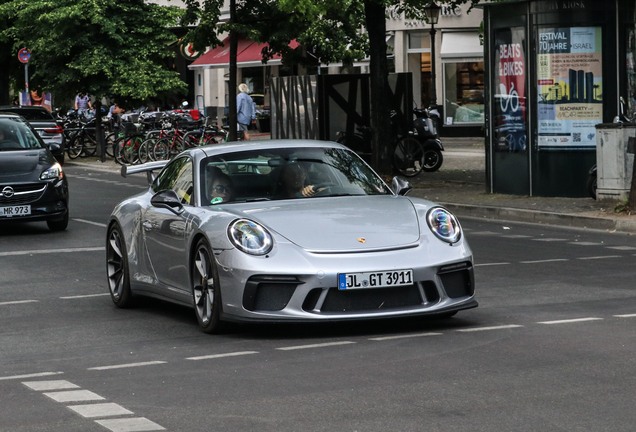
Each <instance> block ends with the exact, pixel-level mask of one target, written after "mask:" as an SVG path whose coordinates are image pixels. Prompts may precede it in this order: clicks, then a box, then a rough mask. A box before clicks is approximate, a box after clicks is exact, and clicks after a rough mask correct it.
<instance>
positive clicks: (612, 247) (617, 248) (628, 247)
mask: <svg viewBox="0 0 636 432" xmlns="http://www.w3.org/2000/svg"><path fill="white" fill-rule="evenodd" d="M607 249H616V250H624V251H628V250H636V247H633V246H607Z"/></svg>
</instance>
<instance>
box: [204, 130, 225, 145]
mask: <svg viewBox="0 0 636 432" xmlns="http://www.w3.org/2000/svg"><path fill="white" fill-rule="evenodd" d="M203 140H204V141H203V145H210V144H221V143H222V142H225V134H224V133H220V132H214V133H209V134H206V136H205V137H204V138H203Z"/></svg>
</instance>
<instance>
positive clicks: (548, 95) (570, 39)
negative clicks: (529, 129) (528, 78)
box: [537, 27, 603, 149]
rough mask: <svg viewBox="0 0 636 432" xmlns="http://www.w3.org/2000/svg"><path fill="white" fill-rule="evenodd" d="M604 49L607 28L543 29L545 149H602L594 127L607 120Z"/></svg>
mask: <svg viewBox="0 0 636 432" xmlns="http://www.w3.org/2000/svg"><path fill="white" fill-rule="evenodd" d="M601 48H602V46H601V27H561V28H541V29H539V35H538V46H537V80H538V82H537V89H538V95H537V96H538V98H537V101H538V123H539V125H538V134H539V147H543V148H545V149H548V148H559V149H564V148H566V149H567V148H578V147H591V146H596V128H595V127H594V126H595V125H596V124H598V123H602V121H603V73H602V72H603V68H602V55H601Z"/></svg>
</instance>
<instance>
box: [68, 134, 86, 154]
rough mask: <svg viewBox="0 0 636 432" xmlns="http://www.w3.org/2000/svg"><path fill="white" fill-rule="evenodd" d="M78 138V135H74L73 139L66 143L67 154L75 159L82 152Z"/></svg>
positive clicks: (81, 145)
mask: <svg viewBox="0 0 636 432" xmlns="http://www.w3.org/2000/svg"><path fill="white" fill-rule="evenodd" d="M80 138H81V137H80V135H75V136H74V137H73V139H72V140H71V141H70V142H69V143H68V147H67V149H66V153H67V154H68V157H69V159H77V158H78V157H80V155H81V154H82V151H83V150H84V146H83V144H82V140H81V139H80Z"/></svg>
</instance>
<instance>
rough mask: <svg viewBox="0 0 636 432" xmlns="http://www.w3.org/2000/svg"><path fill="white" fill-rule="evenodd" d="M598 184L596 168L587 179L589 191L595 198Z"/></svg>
mask: <svg viewBox="0 0 636 432" xmlns="http://www.w3.org/2000/svg"><path fill="white" fill-rule="evenodd" d="M597 185H598V179H597V175H596V170H594V172H593V173H591V174H590V176H589V177H588V179H587V193H588V194H590V196H591V197H592V198H594V199H596V187H597Z"/></svg>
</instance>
